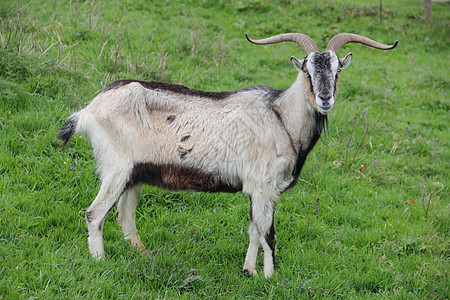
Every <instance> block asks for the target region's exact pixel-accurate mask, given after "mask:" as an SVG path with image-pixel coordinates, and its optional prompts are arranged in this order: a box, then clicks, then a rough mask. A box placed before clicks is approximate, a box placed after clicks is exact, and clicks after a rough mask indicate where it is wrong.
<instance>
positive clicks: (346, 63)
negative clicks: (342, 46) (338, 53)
mask: <svg viewBox="0 0 450 300" xmlns="http://www.w3.org/2000/svg"><path fill="white" fill-rule="evenodd" d="M352 58H353V54H352V53H351V52H350V53H349V54H347V55H346V56H345V57H344V58H343V59H341V64H342V66H341V69H345V68H347V67H348V66H349V65H350V62H351V61H352Z"/></svg>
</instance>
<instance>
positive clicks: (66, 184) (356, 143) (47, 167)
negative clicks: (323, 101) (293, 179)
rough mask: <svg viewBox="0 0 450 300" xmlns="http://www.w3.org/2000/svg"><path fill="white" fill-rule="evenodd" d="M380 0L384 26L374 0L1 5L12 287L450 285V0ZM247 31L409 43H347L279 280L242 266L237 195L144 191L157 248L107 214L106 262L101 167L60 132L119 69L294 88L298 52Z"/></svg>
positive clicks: (1, 168)
mask: <svg viewBox="0 0 450 300" xmlns="http://www.w3.org/2000/svg"><path fill="white" fill-rule="evenodd" d="M361 3H363V4H361ZM383 4H384V8H383V10H382V11H381V12H382V22H380V10H379V1H378V0H370V1H369V0H367V1H364V2H361V1H360V2H358V4H356V1H349V0H336V1H333V0H328V1H325V0H320V1H312V0H310V1H309V0H304V1H289V0H284V1H281V0H280V1H268V0H253V1H237V0H232V1H224V0H213V1H212V0H201V1H181V0H180V1H118V0H114V1H44V0H31V1H10V0H2V1H1V3H0V21H1V22H0V26H1V27H0V136H1V138H0V174H1V178H0V228H1V230H0V299H56V298H69V299H75V298H100V299H101V298H104V299H106V298H108V299H109V298H113V299H118V298H126V299H131V298H145V299H147V298H168V299H175V298H180V297H181V298H216V297H217V298H275V299H280V298H283V297H286V298H290V299H294V298H297V297H312V298H315V297H317V298H322V297H333V298H349V297H353V298H390V299H392V298H399V299H404V298H421V299H423V298H431V299H445V298H448V297H449V290H448V287H449V283H450V282H449V274H448V272H449V268H450V266H449V226H450V224H449V190H448V187H449V162H450V155H449V151H448V149H449V129H448V126H449V107H450V104H449V94H448V93H449V81H450V78H449V64H448V62H449V61H450V51H449V37H450V34H449V20H450V9H449V4H448V3H433V19H434V22H433V23H432V24H429V23H426V22H424V21H423V4H422V1H419V0H417V1H411V0H397V1H383ZM245 32H248V33H249V34H250V36H251V37H254V38H262V37H267V36H269V35H274V34H278V33H282V32H303V33H306V34H308V35H310V36H311V37H313V38H314V39H315V40H316V41H317V43H318V45H319V47H320V48H321V49H323V48H324V47H325V46H326V44H327V42H328V40H329V39H330V38H331V37H332V36H333V35H334V34H336V33H339V32H354V33H358V34H362V35H366V36H369V37H371V38H374V39H376V40H379V41H381V42H385V43H392V42H394V41H395V40H399V41H400V44H399V46H398V47H397V49H395V50H392V51H389V52H382V51H378V50H373V49H369V48H367V47H364V46H361V45H356V44H350V45H347V46H345V47H344V48H343V49H341V51H340V55H341V56H344V55H345V54H346V53H347V52H350V51H352V52H353V54H354V59H353V62H352V64H351V66H350V67H349V68H348V69H346V70H345V71H343V72H342V79H341V81H340V86H339V95H338V100H337V103H336V108H335V110H334V112H333V113H332V114H331V115H330V134H329V136H328V137H327V138H326V139H322V140H321V141H319V143H318V144H317V146H316V148H315V149H314V150H313V152H312V153H311V154H310V156H309V158H308V161H307V164H306V165H305V168H304V170H303V172H302V176H301V178H302V179H301V181H300V182H299V184H298V185H297V186H296V187H295V188H294V189H292V190H290V191H289V192H287V193H285V194H284V195H283V196H282V197H281V199H280V201H279V202H278V204H277V213H276V217H275V218H276V221H275V227H276V229H277V238H278V245H279V247H278V250H277V253H276V261H277V269H276V273H275V275H274V277H273V278H272V279H270V280H266V279H264V276H262V275H259V276H257V277H255V278H248V277H246V276H245V275H244V274H242V272H241V268H242V264H243V261H244V257H245V252H246V246H247V242H248V235H247V225H248V220H247V216H248V210H249V201H248V199H247V198H246V197H245V196H244V195H242V194H214V195H210V194H202V193H186V192H182V193H181V192H180V193H168V192H166V191H162V190H159V189H156V188H150V187H146V188H145V189H144V191H143V195H142V196H141V199H140V203H139V207H138V211H137V224H138V228H139V231H140V233H141V237H142V239H143V241H144V243H145V244H146V245H147V246H148V249H150V250H151V251H152V253H153V256H151V257H141V256H140V255H139V254H138V252H137V251H136V250H135V249H132V248H130V247H128V245H127V244H126V243H125V241H124V240H123V237H122V234H121V232H120V228H119V225H118V224H117V222H116V221H115V220H114V217H113V214H110V216H109V217H108V218H107V221H106V226H105V230H104V240H105V248H106V253H107V259H106V260H105V261H103V262H100V263H98V262H95V261H94V260H93V259H91V257H90V256H89V251H88V247H87V242H86V235H87V229H86V225H85V220H84V212H85V209H86V207H88V206H89V204H90V203H91V201H92V200H93V199H94V197H95V195H96V193H97V190H98V188H99V180H98V178H97V177H96V175H95V173H94V165H95V162H94V161H93V157H92V152H91V148H90V145H89V144H88V143H87V142H86V141H85V140H83V139H82V138H81V137H79V136H76V137H74V139H73V141H71V142H70V143H69V144H68V146H67V147H66V149H65V150H64V151H61V143H60V142H59V141H57V139H56V135H57V133H58V129H59V128H60V127H62V126H63V124H64V123H65V121H66V118H67V117H68V116H69V115H70V114H71V113H72V112H74V111H77V110H79V109H80V108H82V107H84V106H85V105H86V104H87V103H89V102H90V100H91V99H92V98H93V97H94V96H95V95H96V94H97V93H98V92H99V91H100V90H101V89H102V88H103V87H104V86H105V85H106V84H108V83H110V82H112V81H114V80H116V79H118V78H122V79H123V78H135V79H143V80H160V81H166V82H171V83H178V84H184V85H187V86H189V87H194V88H197V89H204V90H211V91H222V90H233V89H238V88H241V87H244V86H249V85H255V84H265V85H269V86H273V87H276V88H286V87H287V86H289V85H290V84H291V83H292V82H293V81H294V80H295V77H296V71H295V69H294V68H293V66H292V65H291V64H290V62H289V57H290V56H291V55H296V56H297V57H302V56H303V55H304V53H303V52H302V50H301V49H300V48H299V47H298V46H296V45H294V44H290V43H286V44H277V45H270V46H255V45H252V44H250V43H248V42H247V41H246V40H245V38H244V33H245ZM258 263H259V265H258V270H259V271H262V261H261V259H259V261H258ZM260 274H261V272H260Z"/></svg>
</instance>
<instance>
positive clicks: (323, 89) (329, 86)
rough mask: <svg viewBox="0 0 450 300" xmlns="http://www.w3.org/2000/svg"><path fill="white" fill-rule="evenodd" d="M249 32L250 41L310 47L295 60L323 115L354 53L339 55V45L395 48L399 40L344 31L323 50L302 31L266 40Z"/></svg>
mask: <svg viewBox="0 0 450 300" xmlns="http://www.w3.org/2000/svg"><path fill="white" fill-rule="evenodd" d="M245 36H246V38H247V40H248V41H249V42H251V43H253V44H257V45H266V44H274V43H280V42H294V43H296V44H298V45H300V46H301V47H302V48H303V49H304V50H305V51H306V57H305V58H303V59H301V60H299V59H297V58H296V57H294V56H292V57H291V62H292V63H293V64H294V66H295V68H296V69H297V70H298V71H300V72H303V73H304V75H305V76H306V78H307V82H308V84H309V90H310V92H311V93H310V97H309V100H310V104H311V106H312V107H313V108H314V109H315V110H316V111H317V112H319V113H321V114H322V115H327V114H328V113H329V112H330V111H331V110H332V109H333V106H334V101H335V99H336V92H337V83H338V80H339V72H340V71H341V70H342V69H345V68H346V67H348V66H349V64H350V62H351V60H352V57H353V56H352V54H351V53H349V54H347V55H346V56H345V57H344V58H343V59H339V58H338V56H337V52H338V50H339V48H341V47H342V46H343V45H344V44H347V43H361V44H364V45H367V46H370V47H374V48H377V49H382V50H389V49H393V48H395V47H396V46H397V43H398V42H397V41H396V42H395V43H394V44H393V45H384V44H380V43H378V42H376V41H373V40H371V39H368V38H366V37H363V36H360V35H357V34H351V33H340V34H338V35H336V36H334V37H333V38H332V39H331V40H330V42H329V43H328V46H327V50H326V51H325V52H320V51H319V48H318V47H317V45H316V43H315V42H314V40H313V39H311V38H310V37H309V36H307V35H305V34H302V33H284V34H279V35H276V36H272V37H269V38H266V39H262V40H253V39H250V38H249V37H248V35H247V34H245Z"/></svg>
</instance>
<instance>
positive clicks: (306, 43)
mask: <svg viewBox="0 0 450 300" xmlns="http://www.w3.org/2000/svg"><path fill="white" fill-rule="evenodd" d="M245 37H246V38H247V40H248V41H249V42H250V43H253V44H256V45H266V44H274V43H281V42H293V43H296V44H298V45H300V46H301V47H302V48H303V49H304V50H305V51H306V53H307V54H309V53H311V52H315V51H319V48H318V47H317V45H316V42H314V40H313V39H312V38H310V37H309V36H307V35H306V34H303V33H283V34H279V35H275V36H272V37H269V38H266V39H262V40H253V39H251V38H249V37H248V34H247V33H246V34H245Z"/></svg>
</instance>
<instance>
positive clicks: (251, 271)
mask: <svg viewBox="0 0 450 300" xmlns="http://www.w3.org/2000/svg"><path fill="white" fill-rule="evenodd" d="M243 272H244V274H245V275H248V276H256V275H258V272H256V270H255V269H244V270H243Z"/></svg>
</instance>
